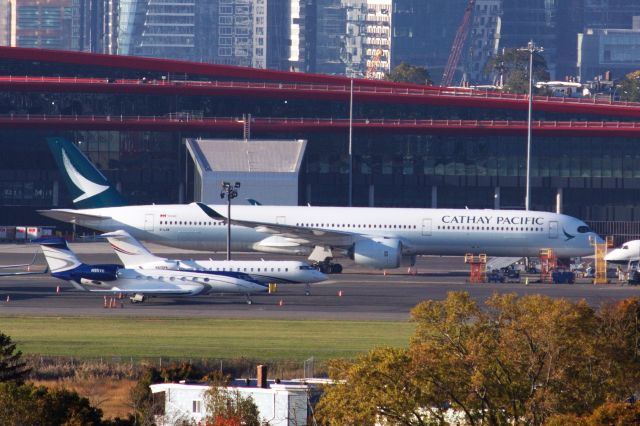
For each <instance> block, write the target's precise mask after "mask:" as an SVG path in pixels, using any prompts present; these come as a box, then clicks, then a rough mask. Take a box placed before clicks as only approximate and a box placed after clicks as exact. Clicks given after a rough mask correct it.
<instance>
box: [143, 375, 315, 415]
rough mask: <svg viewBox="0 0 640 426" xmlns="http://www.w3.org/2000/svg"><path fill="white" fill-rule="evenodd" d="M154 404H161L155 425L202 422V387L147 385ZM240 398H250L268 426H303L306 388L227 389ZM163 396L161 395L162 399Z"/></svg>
mask: <svg viewBox="0 0 640 426" xmlns="http://www.w3.org/2000/svg"><path fill="white" fill-rule="evenodd" d="M150 388H151V392H152V393H153V396H154V400H156V401H160V404H159V405H160V406H161V407H162V401H164V407H162V408H161V409H160V411H161V414H158V415H156V418H155V424H157V425H158V426H169V425H174V424H177V423H178V422H180V421H182V420H189V421H195V422H201V421H203V420H204V419H205V417H206V415H207V413H206V402H205V392H206V391H207V389H209V386H207V385H205V384H186V383H160V384H155V385H151V386H150ZM227 390H229V391H238V392H239V393H240V395H242V396H243V397H247V396H250V397H251V398H252V399H253V402H254V403H255V404H256V406H257V407H258V412H259V413H260V418H261V420H262V421H263V422H267V423H268V424H269V425H270V426H304V425H306V424H307V401H308V392H309V391H310V387H309V386H308V385H306V384H300V383H286V384H285V383H275V382H271V381H270V384H269V386H268V387H266V388H260V387H249V386H247V387H244V386H230V387H228V388H227ZM162 394H164V395H162Z"/></svg>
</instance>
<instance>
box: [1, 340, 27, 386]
mask: <svg viewBox="0 0 640 426" xmlns="http://www.w3.org/2000/svg"><path fill="white" fill-rule="evenodd" d="M21 358H22V352H21V351H16V345H15V344H14V343H13V342H12V341H11V337H9V336H7V335H6V334H4V333H1V332H0V382H15V383H17V384H22V383H24V381H25V379H26V378H27V375H28V374H29V371H31V369H30V368H28V367H27V364H26V362H24V361H22V359H21Z"/></svg>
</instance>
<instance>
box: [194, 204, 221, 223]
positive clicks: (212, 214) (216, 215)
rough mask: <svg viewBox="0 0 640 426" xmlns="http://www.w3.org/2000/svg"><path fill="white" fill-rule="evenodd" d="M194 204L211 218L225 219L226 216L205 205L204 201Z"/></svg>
mask: <svg viewBox="0 0 640 426" xmlns="http://www.w3.org/2000/svg"><path fill="white" fill-rule="evenodd" d="M196 204H197V205H198V207H200V209H201V210H202V211H203V212H204V213H205V214H206V215H207V216H209V217H210V218H211V219H214V220H226V219H227V218H226V217H224V216H222V215H221V214H220V213H218V212H217V211H215V210H214V209H212V208H211V207H209V206H208V205H206V204H204V203H196Z"/></svg>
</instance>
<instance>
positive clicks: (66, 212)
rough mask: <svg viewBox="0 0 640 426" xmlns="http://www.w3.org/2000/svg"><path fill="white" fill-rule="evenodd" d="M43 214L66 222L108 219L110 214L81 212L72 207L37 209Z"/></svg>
mask: <svg viewBox="0 0 640 426" xmlns="http://www.w3.org/2000/svg"><path fill="white" fill-rule="evenodd" d="M37 212H38V213H40V214H41V215H43V216H46V217H50V218H52V219H55V220H59V221H61V222H67V223H80V222H81V221H95V220H109V219H111V216H102V215H95V214H87V213H82V212H81V211H80V210H73V209H53V210H37Z"/></svg>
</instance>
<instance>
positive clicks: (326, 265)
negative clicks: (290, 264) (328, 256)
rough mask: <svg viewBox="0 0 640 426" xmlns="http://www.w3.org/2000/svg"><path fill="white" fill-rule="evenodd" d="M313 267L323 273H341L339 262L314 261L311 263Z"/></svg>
mask: <svg viewBox="0 0 640 426" xmlns="http://www.w3.org/2000/svg"><path fill="white" fill-rule="evenodd" d="M313 267H314V268H316V269H317V270H318V271H320V272H322V273H323V274H341V273H342V265H341V264H339V263H331V262H330V261H328V260H325V261H324V262H316V263H314V264H313Z"/></svg>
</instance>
